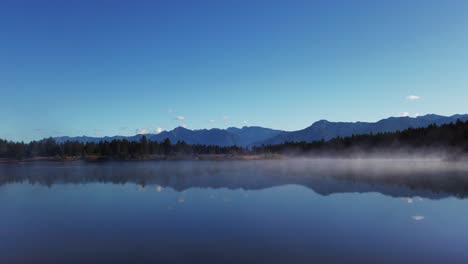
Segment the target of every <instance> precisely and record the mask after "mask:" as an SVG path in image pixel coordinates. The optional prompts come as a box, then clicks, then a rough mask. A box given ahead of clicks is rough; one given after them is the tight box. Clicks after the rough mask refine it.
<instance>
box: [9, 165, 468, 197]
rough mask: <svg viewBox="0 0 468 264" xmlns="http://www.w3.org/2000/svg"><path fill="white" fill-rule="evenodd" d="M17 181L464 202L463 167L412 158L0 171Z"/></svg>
mask: <svg viewBox="0 0 468 264" xmlns="http://www.w3.org/2000/svg"><path fill="white" fill-rule="evenodd" d="M18 182H27V183H31V184H42V185H47V186H51V185H53V184H61V183H62V184H63V183H77V184H85V183H115V184H123V183H135V184H140V185H160V186H162V187H170V188H173V189H175V190H177V191H182V190H185V189H189V188H193V187H199V188H228V189H239V188H242V189H246V190H258V189H265V188H270V187H274V186H281V185H287V184H297V185H302V186H305V187H308V188H310V189H312V190H313V191H315V192H316V193H318V194H321V195H330V194H335V193H350V192H358V193H362V192H379V193H382V194H384V195H389V196H393V197H413V196H420V197H425V198H432V199H439V198H444V197H449V196H458V197H462V198H464V197H466V196H468V164H462V163H449V162H441V161H436V160H414V159H411V160H383V159H380V160H379V159H367V160H364V159H363V160H339V159H315V160H307V159H298V160H262V161H156V162H155V161H151V162H150V161H148V162H107V163H83V162H71V163H53V162H41V163H27V164H8V165H1V166H0V185H3V184H7V183H18Z"/></svg>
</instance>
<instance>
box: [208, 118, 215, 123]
mask: <svg viewBox="0 0 468 264" xmlns="http://www.w3.org/2000/svg"><path fill="white" fill-rule="evenodd" d="M208 122H209V123H210V124H213V123H214V122H216V120H214V119H210V120H208Z"/></svg>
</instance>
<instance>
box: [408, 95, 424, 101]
mask: <svg viewBox="0 0 468 264" xmlns="http://www.w3.org/2000/svg"><path fill="white" fill-rule="evenodd" d="M406 99H407V100H411V101H415V100H419V99H421V96H419V95H408V96H406Z"/></svg>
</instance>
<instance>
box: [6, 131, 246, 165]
mask: <svg viewBox="0 0 468 264" xmlns="http://www.w3.org/2000/svg"><path fill="white" fill-rule="evenodd" d="M195 154H198V155H200V154H225V155H228V154H230V155H235V154H246V150H245V149H244V148H241V147H238V146H215V145H189V144H187V143H185V142H183V141H178V142H176V143H174V144H173V143H171V141H170V140H169V139H165V140H164V141H162V142H158V141H149V140H148V139H147V138H146V136H142V137H141V139H140V141H129V140H126V139H123V140H112V141H101V142H99V143H95V142H86V143H85V142H78V141H66V142H64V143H57V142H56V141H55V140H54V139H53V138H47V139H43V140H40V141H32V142H30V143H23V142H12V141H6V140H1V139H0V158H9V159H19V160H20V159H25V158H35V157H55V158H57V159H59V158H66V157H81V158H86V157H96V156H97V157H109V158H114V159H139V158H144V157H147V156H150V155H158V156H191V155H195Z"/></svg>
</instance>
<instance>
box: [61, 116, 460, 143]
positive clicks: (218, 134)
mask: <svg viewBox="0 0 468 264" xmlns="http://www.w3.org/2000/svg"><path fill="white" fill-rule="evenodd" d="M458 119H459V120H461V121H468V114H465V115H453V116H441V115H435V114H430V115H424V116H419V117H415V118H413V117H390V118H386V119H382V120H380V121H377V122H330V121H327V120H320V121H317V122H315V123H313V124H312V125H311V126H309V127H307V128H304V129H301V130H297V131H282V130H276V129H270V128H264V127H257V126H251V127H242V128H235V127H230V128H227V129H217V128H213V129H199V130H190V129H187V128H183V127H177V128H175V129H173V130H171V131H163V132H161V133H159V134H145V136H146V137H147V138H148V140H152V141H163V140H165V139H166V138H169V139H170V140H171V142H177V141H185V142H186V143H188V144H205V145H218V146H231V145H238V146H243V147H247V146H255V145H262V144H265V145H268V144H279V143H283V142H287V141H288V142H292V141H306V142H311V141H317V140H322V139H323V140H329V139H332V138H335V137H346V136H351V135H359V134H370V133H380V132H394V131H398V130H404V129H407V128H417V127H426V126H429V125H431V124H437V125H442V124H448V123H450V122H456V121H457V120H458ZM142 136H143V135H134V136H113V137H87V136H82V137H67V136H65V137H56V138H55V140H56V141H57V142H59V143H62V142H65V141H79V142H95V143H97V142H100V141H112V140H114V139H127V140H129V141H137V140H140V138H141V137H142Z"/></svg>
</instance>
